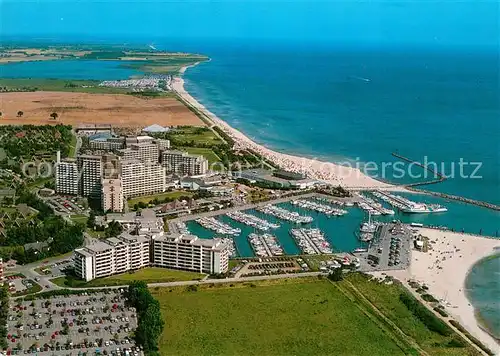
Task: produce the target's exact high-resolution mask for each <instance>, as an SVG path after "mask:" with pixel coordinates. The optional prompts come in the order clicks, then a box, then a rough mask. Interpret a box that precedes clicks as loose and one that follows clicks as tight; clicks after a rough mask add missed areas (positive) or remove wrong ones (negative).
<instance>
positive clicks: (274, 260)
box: [235, 257, 302, 277]
mask: <svg viewBox="0 0 500 356" xmlns="http://www.w3.org/2000/svg"><path fill="white" fill-rule="evenodd" d="M301 270H302V268H301V267H300V265H299V264H298V263H297V261H296V260H295V259H293V258H291V257H271V258H263V259H261V261H251V262H248V263H246V264H245V265H244V266H243V267H241V268H240V269H239V270H238V271H237V273H236V274H235V277H245V276H256V275H261V274H277V273H293V272H297V271H301Z"/></svg>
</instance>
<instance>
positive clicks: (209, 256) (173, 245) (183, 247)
mask: <svg viewBox="0 0 500 356" xmlns="http://www.w3.org/2000/svg"><path fill="white" fill-rule="evenodd" d="M151 243H152V245H153V252H152V260H151V262H152V265H153V266H156V267H165V268H177V269H184V270H188V271H195V272H199V273H210V274H211V273H225V272H227V270H228V263H229V246H228V245H227V244H226V243H223V242H222V240H220V239H217V238H215V239H212V240H209V239H200V238H198V237H197V236H194V235H183V234H165V233H161V234H157V235H153V236H152V241H151Z"/></svg>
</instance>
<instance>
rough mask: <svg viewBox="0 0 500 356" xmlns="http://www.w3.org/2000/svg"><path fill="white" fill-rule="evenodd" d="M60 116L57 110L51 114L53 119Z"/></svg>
mask: <svg viewBox="0 0 500 356" xmlns="http://www.w3.org/2000/svg"><path fill="white" fill-rule="evenodd" d="M58 116H59V115H57V113H56V112H53V113H52V114H50V117H51V118H52V119H53V120H56V119H57V117H58Z"/></svg>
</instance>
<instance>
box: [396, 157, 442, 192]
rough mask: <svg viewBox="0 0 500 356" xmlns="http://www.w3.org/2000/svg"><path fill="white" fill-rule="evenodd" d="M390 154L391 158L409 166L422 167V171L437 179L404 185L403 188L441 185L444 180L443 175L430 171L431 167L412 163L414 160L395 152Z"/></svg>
mask: <svg viewBox="0 0 500 356" xmlns="http://www.w3.org/2000/svg"><path fill="white" fill-rule="evenodd" d="M391 154H392V156H393V157H396V158H399V159H401V160H403V161H405V162H408V163H410V164H414V165H416V166H419V167H422V168H423V169H425V170H427V171H428V172H430V173H432V174H433V175H434V176H436V177H437V178H436V179H431V180H428V181H423V182H416V183H409V184H404V186H405V187H418V186H422V185H429V184H436V183H441V182H443V181H445V180H446V177H445V176H444V175H443V174H441V173H439V172H438V171H436V170H434V169H432V168H431V167H429V166H427V165H425V164H422V163H420V162H418V161H414V160H412V159H410V158H408V157H405V156H403V155H400V154H399V153H396V152H392V153H391Z"/></svg>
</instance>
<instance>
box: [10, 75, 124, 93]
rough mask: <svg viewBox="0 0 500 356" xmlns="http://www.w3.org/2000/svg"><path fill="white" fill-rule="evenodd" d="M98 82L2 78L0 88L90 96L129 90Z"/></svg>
mask: <svg viewBox="0 0 500 356" xmlns="http://www.w3.org/2000/svg"><path fill="white" fill-rule="evenodd" d="M99 83H100V82H99V81H98V80H64V79H44V78H0V87H7V89H10V90H16V89H17V90H19V89H22V88H30V89H32V90H33V89H36V90H40V91H42V90H43V91H65V92H79V93H90V94H125V93H126V92H127V91H128V90H127V89H122V88H106V87H99V86H98V85H99Z"/></svg>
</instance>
